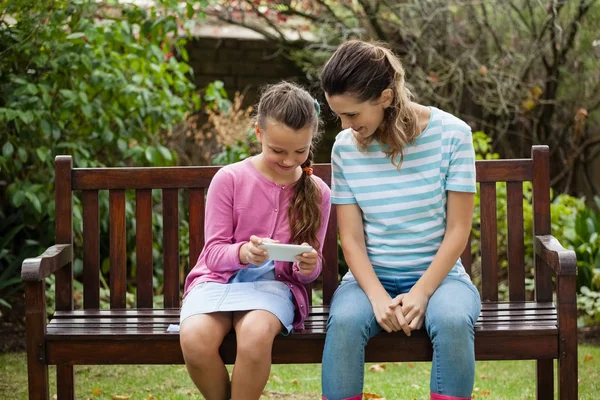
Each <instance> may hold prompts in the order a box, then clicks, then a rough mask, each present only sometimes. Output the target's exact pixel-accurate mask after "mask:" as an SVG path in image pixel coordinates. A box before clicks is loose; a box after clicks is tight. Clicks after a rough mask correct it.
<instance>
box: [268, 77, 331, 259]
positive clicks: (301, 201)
mask: <svg viewBox="0 0 600 400" xmlns="http://www.w3.org/2000/svg"><path fill="white" fill-rule="evenodd" d="M319 110H320V107H319V105H318V103H317V100H315V99H314V98H313V97H312V96H311V95H310V94H309V93H308V92H307V91H306V90H305V89H303V88H302V87H300V86H298V85H296V84H294V83H291V82H280V83H277V84H275V85H270V86H267V87H266V88H265V89H264V91H263V94H262V96H261V97H260V101H259V103H258V107H257V117H256V119H257V122H258V126H259V128H260V129H264V126H265V125H266V121H267V119H270V120H271V121H274V122H279V123H282V124H285V125H286V126H287V127H288V128H290V129H293V130H300V129H302V128H304V127H306V126H311V127H312V128H313V136H312V142H311V146H310V148H309V149H308V158H307V159H306V161H305V162H304V163H303V164H302V168H307V167H308V168H310V167H311V165H312V160H313V147H314V146H315V144H316V143H317V141H318V140H319V137H320V130H319V125H320V123H321V121H320V119H319V114H320V111H319ZM321 200H322V194H321V188H320V187H319V185H318V184H317V182H316V181H315V180H314V179H312V178H311V176H310V175H309V174H308V173H307V172H306V171H302V176H301V177H300V179H299V180H298V182H296V184H295V186H294V197H293V198H292V200H291V201H290V206H289V208H288V212H287V214H288V219H289V223H290V232H291V240H290V243H294V244H301V243H303V242H306V243H308V244H310V245H311V246H312V247H313V248H314V249H315V250H317V251H319V249H320V243H319V240H318V238H317V232H318V230H319V228H320V227H321V223H322V221H321V219H322V213H321Z"/></svg>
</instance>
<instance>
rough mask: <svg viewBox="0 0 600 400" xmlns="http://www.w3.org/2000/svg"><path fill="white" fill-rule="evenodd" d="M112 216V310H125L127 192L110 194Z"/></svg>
mask: <svg viewBox="0 0 600 400" xmlns="http://www.w3.org/2000/svg"><path fill="white" fill-rule="evenodd" d="M109 214H110V232H109V235H110V308H125V306H126V298H125V295H126V292H127V249H126V243H125V239H126V236H125V235H126V233H125V191H124V190H111V191H110V193H109Z"/></svg>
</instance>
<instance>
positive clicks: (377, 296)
mask: <svg viewBox="0 0 600 400" xmlns="http://www.w3.org/2000/svg"><path fill="white" fill-rule="evenodd" d="M336 212H337V219H338V228H339V231H340V239H341V242H342V250H343V251H344V258H345V259H346V263H347V264H348V267H349V268H350V271H352V275H354V278H355V279H356V281H357V282H358V284H359V285H360V287H361V288H362V290H363V291H364V292H365V294H366V295H367V297H368V298H369V301H370V302H371V306H372V307H373V312H374V313H375V317H376V319H377V323H378V324H379V325H380V326H381V327H382V328H383V329H385V330H386V331H387V332H392V331H394V332H395V331H399V330H400V329H401V328H400V327H401V324H400V323H399V321H398V320H399V319H401V320H403V319H404V318H403V316H402V315H400V313H398V312H396V314H394V310H393V309H390V308H389V304H390V302H391V300H392V298H391V297H390V295H389V294H388V293H387V292H386V290H385V289H384V287H383V285H382V284H381V282H380V281H379V278H377V275H376V274H375V271H374V270H373V266H372V265H371V261H370V260H369V256H368V255H367V246H366V244H365V235H364V229H363V221H362V212H361V210H360V208H359V206H358V204H356V203H353V204H341V205H337V206H336ZM405 325H406V324H405ZM407 329H408V328H407ZM409 333H410V331H408V332H407V334H409Z"/></svg>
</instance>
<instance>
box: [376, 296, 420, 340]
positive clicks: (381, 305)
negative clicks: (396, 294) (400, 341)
mask: <svg viewBox="0 0 600 400" xmlns="http://www.w3.org/2000/svg"><path fill="white" fill-rule="evenodd" d="M370 300H371V306H372V307H373V313H374V314H375V319H376V320H377V323H378V324H379V326H381V327H382V328H383V330H385V331H386V332H388V333H390V332H398V331H399V330H401V329H402V324H404V325H406V326H407V324H406V321H404V316H403V315H402V311H401V310H400V308H398V310H400V312H398V310H394V309H393V308H391V307H389V304H390V302H391V300H392V298H391V297H390V295H389V294H387V292H383V293H382V294H380V295H379V296H377V297H375V298H373V299H370ZM408 332H409V333H410V330H409V331H408Z"/></svg>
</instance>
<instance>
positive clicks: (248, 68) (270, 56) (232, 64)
mask: <svg viewBox="0 0 600 400" xmlns="http://www.w3.org/2000/svg"><path fill="white" fill-rule="evenodd" d="M187 50H188V54H189V57H190V60H189V64H190V66H191V67H192V68H193V70H194V79H195V83H196V86H197V87H198V88H203V87H205V86H206V85H208V84H209V83H211V82H213V81H215V80H221V81H223V83H224V84H225V90H226V91H227V93H228V95H229V97H230V98H233V95H234V93H235V92H236V91H240V92H244V91H245V96H244V103H245V104H246V105H254V104H256V103H257V102H258V90H259V89H260V87H261V86H263V85H265V84H267V83H275V82H279V81H281V80H284V79H285V80H292V81H295V82H298V83H301V84H303V85H304V86H305V87H308V85H309V83H308V82H307V81H306V80H305V79H304V73H303V72H302V70H301V69H300V68H298V67H297V66H296V65H295V64H294V63H293V62H292V61H290V60H288V59H286V58H285V57H284V56H283V55H282V54H281V51H280V50H279V49H278V48H277V47H276V46H275V45H273V44H271V43H269V42H267V41H265V40H261V39H248V38H244V39H242V38H239V39H238V38H218V37H199V38H196V39H194V40H192V41H190V42H189V43H188V47H187ZM311 92H312V93H313V95H316V96H318V98H319V99H322V98H323V96H322V95H321V94H320V93H318V89H312V90H311ZM320 101H322V100H320ZM323 108H324V107H323ZM326 122H327V124H326V126H325V135H324V137H323V139H322V140H321V142H320V144H319V146H318V148H317V152H316V155H315V160H316V161H317V162H329V159H330V152H331V145H332V143H333V138H334V137H335V132H336V131H338V130H339V129H338V128H337V127H335V124H336V123H335V121H332V120H330V119H327V120H326Z"/></svg>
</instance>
